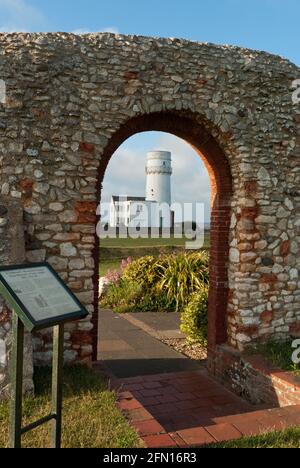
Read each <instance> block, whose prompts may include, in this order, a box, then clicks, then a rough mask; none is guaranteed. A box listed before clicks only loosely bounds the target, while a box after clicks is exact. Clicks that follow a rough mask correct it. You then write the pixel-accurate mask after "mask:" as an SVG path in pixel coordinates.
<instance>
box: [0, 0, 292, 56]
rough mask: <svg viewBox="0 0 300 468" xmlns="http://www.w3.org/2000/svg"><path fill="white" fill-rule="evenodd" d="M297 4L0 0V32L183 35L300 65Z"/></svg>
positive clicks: (288, 0) (273, 0) (278, 0)
mask: <svg viewBox="0 0 300 468" xmlns="http://www.w3.org/2000/svg"><path fill="white" fill-rule="evenodd" d="M299 18H300V2H299V0H185V1H183V0H151V1H149V0H147V1H146V0H110V1H107V0H0V28H1V29H2V30H3V29H5V28H6V29H17V30H20V29H25V30H28V31H76V30H83V31H85V30H86V31H101V30H107V29H112V30H116V31H119V32H120V33H122V34H143V35H150V36H152V35H154V36H165V37H166V36H167V37H183V38H187V39H192V40H197V41H205V42H206V41H207V42H215V43H222V44H233V45H240V46H244V47H250V48H255V49H261V50H267V51H270V52H274V53H277V54H280V55H284V56H286V57H287V58H289V59H290V60H292V61H294V62H295V63H297V64H299V65H300V48H299V32H298V31H299Z"/></svg>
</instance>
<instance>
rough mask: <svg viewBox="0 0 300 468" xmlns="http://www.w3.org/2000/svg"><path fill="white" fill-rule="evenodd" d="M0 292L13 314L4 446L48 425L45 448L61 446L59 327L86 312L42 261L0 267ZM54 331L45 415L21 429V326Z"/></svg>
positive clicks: (16, 444)
mask: <svg viewBox="0 0 300 468" xmlns="http://www.w3.org/2000/svg"><path fill="white" fill-rule="evenodd" d="M0 294H2V295H3V296H4V297H5V299H6V300H7V302H8V303H9V305H10V306H11V308H12V310H13V320H12V323H13V325H12V354H11V418H10V446H11V447H12V448H20V447H21V445H22V443H21V442H22V435H23V434H25V433H27V432H29V431H31V430H33V429H36V428H37V427H40V426H41V425H43V424H45V423H47V422H49V421H52V435H51V447H52V448H60V447H61V430H62V382H63V353H64V324H65V323H66V322H69V321H70V320H76V319H77V320H78V319H83V318H85V317H86V316H87V315H88V311H87V310H86V309H85V307H84V306H83V305H82V304H81V303H80V302H79V300H78V299H77V298H76V296H75V295H74V294H73V293H72V291H71V290H70V289H69V288H68V287H67V286H66V285H65V284H64V282H63V281H62V279H61V278H60V277H59V276H58V275H57V273H56V272H55V271H54V270H53V268H52V267H51V266H50V265H49V264H47V263H41V264H31V265H20V266H8V267H1V268H0ZM49 327H54V330H53V365H52V405H51V413H50V414H49V415H47V416H45V417H43V418H41V419H39V420H38V421H35V422H33V423H32V424H29V425H28V426H26V427H23V428H22V396H23V395H22V393H23V392H22V390H23V361H24V359H23V352H24V332H25V328H26V329H27V330H28V331H30V332H33V331H36V330H42V329H44V328H49Z"/></svg>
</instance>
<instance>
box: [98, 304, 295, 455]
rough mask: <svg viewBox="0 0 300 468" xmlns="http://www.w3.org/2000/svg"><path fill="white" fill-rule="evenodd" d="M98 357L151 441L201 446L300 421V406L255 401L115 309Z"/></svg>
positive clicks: (106, 320) (104, 324) (104, 322)
mask: <svg viewBox="0 0 300 468" xmlns="http://www.w3.org/2000/svg"><path fill="white" fill-rule="evenodd" d="M99 358H100V359H102V361H104V364H105V365H106V366H107V368H108V369H109V370H110V372H111V373H112V374H113V375H114V379H113V380H114V386H115V387H116V388H117V389H118V391H119V401H118V406H119V407H120V409H121V410H122V411H123V412H124V414H125V415H126V417H127V418H128V419H129V420H130V421H131V424H132V425H133V426H134V427H135V428H136V429H137V431H138V432H139V434H140V435H141V437H142V438H143V440H144V442H145V444H146V446H148V447H194V446H201V445H203V444H208V443H213V442H223V441H227V440H234V439H238V438H241V437H243V436H249V435H258V434H261V433H263V432H271V431H274V430H282V429H285V428H287V427H291V426H297V425H298V426H299V425H300V406H292V407H286V408H273V409H272V408H271V409H268V408H267V409H266V408H262V407H254V406H252V405H250V404H248V403H247V402H245V401H244V400H242V399H240V398H238V397H237V396H235V395H234V394H232V393H231V392H229V391H227V390H226V389H225V388H224V387H223V386H221V385H220V384H218V383H217V382H215V381H214V380H212V379H211V378H210V377H209V375H208V373H207V371H206V370H205V369H204V368H203V366H201V365H199V364H198V363H196V362H192V361H191V360H189V359H187V358H184V357H183V356H181V355H179V354H178V353H176V351H174V350H173V349H170V348H168V347H167V346H166V345H164V344H163V343H160V342H159V341H157V340H156V339H155V338H153V337H152V336H149V335H148V334H147V333H145V331H143V330H140V329H138V328H137V327H136V326H134V325H133V324H131V323H129V322H128V321H127V320H125V319H123V318H122V317H121V316H116V315H115V314H113V313H112V312H102V313H101V320H100V342H99ZM144 374H146V375H144Z"/></svg>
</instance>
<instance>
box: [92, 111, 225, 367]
mask: <svg viewBox="0 0 300 468" xmlns="http://www.w3.org/2000/svg"><path fill="white" fill-rule="evenodd" d="M147 131H158V132H165V133H169V134H172V135H175V136H177V137H179V138H181V139H182V140H184V141H185V142H187V143H188V144H190V145H191V146H192V147H193V149H194V150H195V151H196V152H197V154H198V155H199V156H200V158H201V159H202V160H203V162H204V164H205V167H206V169H207V172H208V175H209V179H210V184H211V219H210V266H209V280H210V288H209V308H208V354H209V356H211V357H212V356H213V355H214V350H215V348H216V346H217V345H219V344H223V343H226V341H227V308H228V307H227V306H228V253H229V228H230V216H231V196H232V178H231V172H230V167H229V163H228V161H227V158H226V156H225V154H224V152H223V150H222V149H221V147H220V145H219V144H218V143H217V141H216V139H215V138H214V137H213V136H212V135H211V133H210V132H209V131H208V130H207V129H206V127H205V126H204V125H203V123H202V122H201V120H200V119H199V118H197V116H194V115H187V114H185V113H184V114H183V113H157V114H150V115H145V116H140V117H137V118H133V119H131V120H129V121H128V122H127V123H126V124H125V125H122V126H121V127H120V129H119V130H118V131H117V132H116V133H115V134H113V135H112V137H111V139H110V141H109V144H108V146H107V147H106V150H105V152H104V154H103V157H102V171H101V174H100V175H99V188H98V190H99V192H98V196H99V200H101V195H102V184H103V179H104V175H105V172H106V168H107V166H108V163H109V162H110V160H111V158H112V156H113V154H114V153H115V152H116V150H117V149H118V148H119V147H120V146H121V145H122V144H123V143H124V142H125V141H126V140H127V139H128V138H130V137H131V136H133V135H135V134H138V133H142V132H147ZM199 190H201V187H199ZM98 221H99V219H98ZM97 239H98V238H97ZM95 257H96V258H95V260H96V271H95V277H94V281H95V314H94V317H93V324H94V332H93V333H94V336H93V358H94V360H97V346H98V319H99V314H98V301H99V298H98V296H99V294H98V285H99V269H98V264H99V260H100V258H99V244H98V245H97V248H96V252H95Z"/></svg>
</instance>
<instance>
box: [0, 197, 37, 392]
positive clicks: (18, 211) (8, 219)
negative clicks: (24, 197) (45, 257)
mask: <svg viewBox="0 0 300 468" xmlns="http://www.w3.org/2000/svg"><path fill="white" fill-rule="evenodd" d="M0 239H1V243H0V264H1V265H9V264H20V263H23V262H24V260H25V245H24V232H23V209H22V207H21V205H20V203H19V202H18V201H14V200H12V199H8V198H3V197H0ZM10 351H11V311H10V310H9V307H8V306H7V305H6V304H5V302H4V301H3V299H2V298H1V297H0V399H2V398H5V397H7V396H8V394H9V385H10V378H9V363H10ZM23 375H24V384H23V385H24V386H23V388H24V393H26V394H29V393H32V392H33V381H32V377H33V363H32V341H31V335H30V334H28V333H26V335H25V343H24V374H23Z"/></svg>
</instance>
